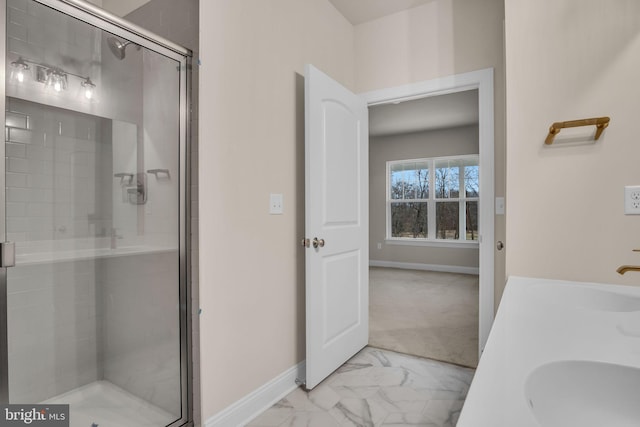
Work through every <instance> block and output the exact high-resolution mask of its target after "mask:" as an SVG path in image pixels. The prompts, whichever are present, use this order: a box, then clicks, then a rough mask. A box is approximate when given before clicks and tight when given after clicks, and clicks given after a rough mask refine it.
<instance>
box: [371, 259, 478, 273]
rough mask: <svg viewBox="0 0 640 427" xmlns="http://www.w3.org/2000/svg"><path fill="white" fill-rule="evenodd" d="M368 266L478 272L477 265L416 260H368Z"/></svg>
mask: <svg viewBox="0 0 640 427" xmlns="http://www.w3.org/2000/svg"><path fill="white" fill-rule="evenodd" d="M369 267H388V268H401V269H403V270H423V271H441V272H445V273H462V274H475V275H478V274H480V269H479V268H478V267H465V266H462V265H440V264H421V263H416V262H396V261H377V260H374V259H372V260H369Z"/></svg>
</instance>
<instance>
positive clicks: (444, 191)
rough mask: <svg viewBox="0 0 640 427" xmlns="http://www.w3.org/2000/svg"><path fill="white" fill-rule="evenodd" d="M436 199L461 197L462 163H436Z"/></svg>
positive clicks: (447, 161)
mask: <svg viewBox="0 0 640 427" xmlns="http://www.w3.org/2000/svg"><path fill="white" fill-rule="evenodd" d="M435 168H436V182H435V186H436V194H435V196H436V199H449V198H457V197H460V161H459V160H438V161H436V165H435Z"/></svg>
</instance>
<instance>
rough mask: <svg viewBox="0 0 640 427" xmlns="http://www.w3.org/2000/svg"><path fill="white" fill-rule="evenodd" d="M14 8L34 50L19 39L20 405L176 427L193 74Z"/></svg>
mask: <svg viewBox="0 0 640 427" xmlns="http://www.w3.org/2000/svg"><path fill="white" fill-rule="evenodd" d="M18 3H19V4H23V3H24V4H25V8H24V10H23V8H20V7H17V6H16V7H17V8H13V7H14V6H15V5H17V4H18ZM14 6H11V7H12V9H11V13H10V14H8V16H9V19H13V20H15V19H20V18H24V19H23V22H25V25H26V28H25V30H26V34H29V37H30V39H31V41H30V42H29V43H26V42H25V40H23V38H24V37H25V35H24V34H25V33H24V32H21V31H19V30H20V28H18V27H19V26H16V25H7V28H8V30H7V31H8V33H7V57H6V58H5V63H6V67H7V71H8V73H7V74H6V75H7V81H6V92H7V93H6V94H7V98H6V109H7V111H6V123H5V126H6V129H5V150H6V157H7V158H6V174H5V182H6V217H7V230H6V232H7V236H8V240H11V241H14V242H16V250H17V262H16V267H14V268H11V269H9V270H8V271H7V287H8V341H9V342H8V351H9V354H8V359H9V398H10V402H11V403H38V402H47V403H70V404H71V419H72V423H71V425H72V426H74V427H75V426H78V427H83V426H91V425H99V426H110V425H122V426H132V427H133V426H140V425H150V426H165V425H168V424H170V423H172V422H174V421H175V420H178V419H180V418H181V416H182V415H183V414H182V408H183V405H182V400H181V397H182V394H181V384H182V382H183V381H184V378H181V357H184V355H181V351H180V350H181V348H180V342H181V341H180V334H181V330H180V328H181V326H180V316H181V311H180V307H181V304H182V300H181V295H180V292H179V258H180V257H179V252H178V246H179V245H178V243H179V240H178V239H179V206H180V200H179V197H180V190H179V185H178V180H177V179H176V178H177V177H178V176H179V173H178V167H179V158H178V157H179V152H180V150H179V140H180V138H179V137H180V134H179V132H180V129H179V114H180V109H179V98H180V93H179V88H180V85H179V79H180V73H179V72H176V70H180V69H181V67H179V63H178V62H177V61H175V60H173V59H170V58H168V57H165V56H163V55H161V54H159V53H157V52H154V51H151V50H149V49H146V48H141V47H139V46H137V48H135V49H134V48H133V47H131V48H129V49H128V51H127V56H126V58H125V57H124V55H121V56H122V57H120V56H115V55H114V54H113V53H112V52H111V50H110V49H109V47H108V42H107V40H108V39H109V38H110V37H113V35H112V34H110V33H107V32H105V31H103V30H100V29H99V28H96V27H93V26H91V25H89V24H87V23H85V22H82V21H80V20H77V19H75V18H72V17H69V16H67V15H64V14H61V13H60V12H57V11H55V10H54V9H52V8H49V7H46V6H43V5H41V4H40V3H37V2H35V1H28V2H14ZM119 37H120V38H121V39H122V37H121V36H119ZM123 43H124V44H125V45H126V44H128V43H129V42H128V41H126V40H125V41H124V42H123ZM34 46H35V47H34ZM134 46H136V45H134ZM20 73H21V74H20ZM158 169H162V170H166V171H167V173H166V174H149V173H148V172H147V171H149V170H158Z"/></svg>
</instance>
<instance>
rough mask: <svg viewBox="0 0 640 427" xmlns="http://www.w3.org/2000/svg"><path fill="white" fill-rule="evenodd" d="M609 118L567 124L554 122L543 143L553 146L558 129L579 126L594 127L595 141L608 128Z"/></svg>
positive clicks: (575, 121)
mask: <svg viewBox="0 0 640 427" xmlns="http://www.w3.org/2000/svg"><path fill="white" fill-rule="evenodd" d="M609 120H611V119H609V117H596V118H593V119H582V120H570V121H568V122H555V123H554V124H552V125H551V127H550V128H549V135H547V139H545V141H544V143H545V144H547V145H551V144H553V138H555V137H556V135H557V134H558V133H560V129H564V128H575V127H579V126H595V127H596V134H595V137H594V139H595V140H597V139H598V138H600V135H602V131H603V130H604V128H606V127H607V126H609Z"/></svg>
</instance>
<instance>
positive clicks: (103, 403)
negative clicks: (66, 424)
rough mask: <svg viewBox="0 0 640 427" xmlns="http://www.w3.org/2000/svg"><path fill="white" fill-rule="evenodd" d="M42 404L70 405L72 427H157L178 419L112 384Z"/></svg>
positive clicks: (91, 386)
mask: <svg viewBox="0 0 640 427" xmlns="http://www.w3.org/2000/svg"><path fill="white" fill-rule="evenodd" d="M42 403H45V404H46V403H51V404H57V403H64V404H69V405H70V414H69V421H70V427H93V426H97V427H158V426H165V425H167V424H169V423H171V422H172V421H175V420H176V419H178V418H179V417H178V416H175V415H172V414H170V413H168V412H166V411H164V410H162V409H161V408H158V407H157V406H154V405H152V404H150V403H149V402H146V401H145V400H143V399H140V398H139V397H137V396H134V395H132V394H130V393H128V392H127V391H125V390H123V389H121V388H120V387H117V386H116V385H114V384H112V383H110V382H109V381H95V382H92V383H90V384H87V385H85V386H82V387H79V388H77V389H74V390H71V391H69V392H67V393H64V394H61V395H58V396H56V397H53V398H51V399H48V400H45V401H44V402H42Z"/></svg>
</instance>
